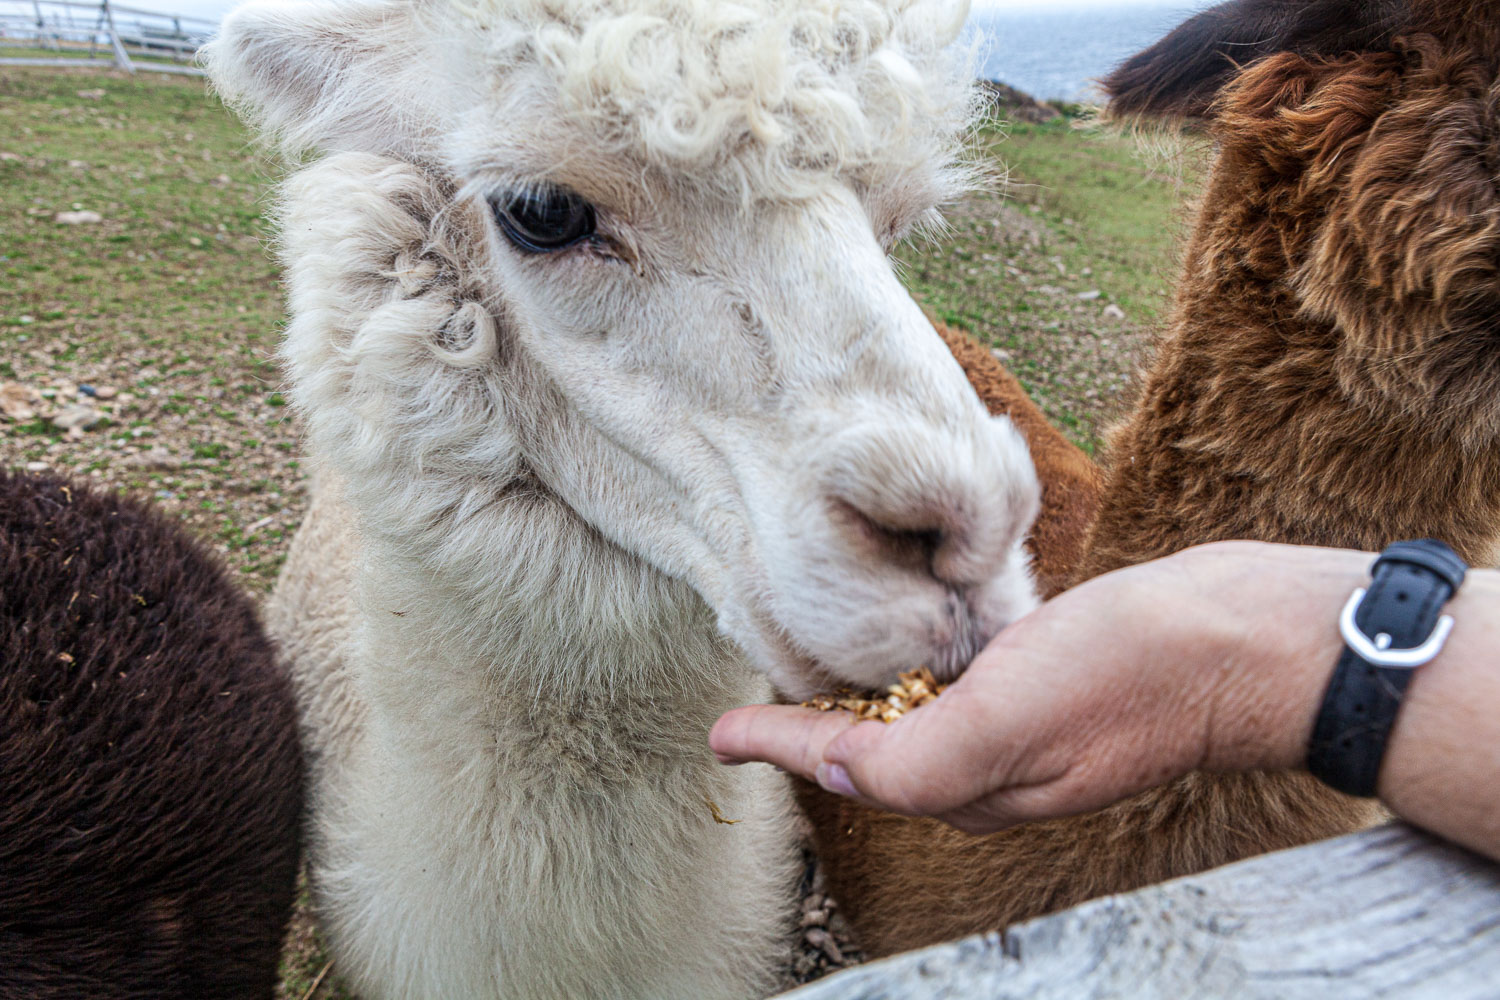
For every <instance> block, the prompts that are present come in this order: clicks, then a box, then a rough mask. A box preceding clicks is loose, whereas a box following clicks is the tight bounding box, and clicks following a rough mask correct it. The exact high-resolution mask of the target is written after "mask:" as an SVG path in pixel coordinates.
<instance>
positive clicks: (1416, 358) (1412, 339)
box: [800, 0, 1500, 956]
mask: <svg viewBox="0 0 1500 1000" xmlns="http://www.w3.org/2000/svg"><path fill="white" fill-rule="evenodd" d="M1230 6H1233V5H1230ZM1262 6H1264V5H1262ZM1387 6H1389V5H1387ZM1497 6H1500V5H1493V4H1478V3H1474V2H1471V0H1456V2H1455V0H1446V2H1445V0H1427V2H1426V3H1421V4H1413V5H1412V9H1416V10H1418V11H1419V12H1426V13H1427V15H1428V16H1429V17H1430V18H1432V20H1429V21H1428V22H1427V24H1428V25H1429V26H1430V27H1431V28H1432V30H1431V31H1426V32H1417V31H1407V32H1406V33H1404V34H1403V35H1402V36H1400V37H1398V38H1397V39H1395V40H1394V41H1392V42H1390V43H1389V44H1388V45H1387V46H1386V47H1385V48H1383V49H1382V50H1381V51H1376V52H1363V53H1353V54H1347V55H1343V56H1335V57H1331V58H1330V57H1323V56H1307V55H1301V54H1298V53H1297V52H1295V51H1293V52H1286V53H1282V54H1277V55H1272V56H1270V57H1268V58H1266V59H1263V60H1261V61H1259V62H1257V63H1254V64H1253V65H1251V66H1249V67H1248V68H1246V69H1245V70H1243V71H1241V72H1239V73H1238V75H1237V76H1235V77H1234V79H1233V80H1232V81H1231V82H1230V84H1229V85H1228V86H1227V88H1225V89H1224V90H1223V91H1222V92H1221V93H1220V94H1219V95H1218V98H1217V100H1216V101H1215V102H1214V105H1213V117H1212V123H1211V124H1212V128H1213V132H1214V135H1215V138H1216V139H1217V140H1218V142H1219V144H1220V150H1221V151H1220V158H1219V162H1218V165H1217V168H1216V170H1215V172H1214V174H1213V177H1212V178H1211V181H1210V184H1209V187H1208V190H1207V193H1206V195H1205V196H1204V199H1203V204H1202V206H1201V209H1200V214H1199V219H1198V224H1197V227H1196V231H1195V234H1194V236H1193V239H1192V242H1191V244H1190V246H1189V248H1188V253H1187V257H1186V261H1185V268H1184V275H1183V279H1182V281H1181V283H1180V285H1179V288H1178V292H1177V298H1176V305H1175V310H1174V315H1173V318H1172V320H1171V324H1170V327H1169V329H1168V331H1167V333H1166V335H1165V337H1164V338H1163V341H1162V343H1161V344H1160V346H1159V348H1158V352H1157V356H1156V360H1155V362H1154V364H1153V366H1152V367H1151V369H1150V370H1149V371H1148V373H1147V376H1146V378H1145V384H1144V387H1143V393H1142V396H1141V399H1140V401H1139V403H1138V404H1137V406H1136V407H1135V409H1134V411H1133V413H1132V415H1131V416H1130V417H1129V418H1128V419H1127V420H1126V422H1125V423H1124V424H1123V425H1122V426H1121V427H1119V428H1117V429H1116V431H1115V432H1114V433H1113V435H1112V437H1111V441H1110V450H1109V454H1110V457H1111V462H1110V476H1109V480H1108V483H1107V485H1106V488H1105V490H1104V499H1103V505H1102V509H1101V511H1100V513H1099V516H1098V519H1097V521H1096V522H1095V525H1094V528H1093V531H1092V534H1091V536H1090V539H1089V543H1088V547H1087V554H1086V556H1085V557H1084V559H1083V560H1082V562H1081V564H1080V565H1079V570H1078V575H1077V578H1078V579H1080V580H1082V579H1087V578H1088V577H1091V576H1094V575H1097V574H1099V573H1104V572H1107V571H1109V570H1112V569H1115V568H1118V567H1121V566H1126V565H1131V564H1134V563H1138V562H1143V561H1146V560H1149V559H1153V558H1156V557H1159V556H1164V555H1167V554H1169V553H1171V552H1175V551H1177V550H1179V549H1181V548H1184V547H1186V546H1188V545H1191V544H1197V543H1201V542H1208V541H1213V540H1219V539H1231V538H1255V539H1262V540H1267V541H1281V542H1294V543H1305V544H1319V545H1333V546H1347V547H1351V548H1360V549H1366V550H1376V549H1379V548H1382V547H1383V546H1384V545H1385V544H1387V543H1388V542H1390V541H1392V540H1394V539H1398V538H1408V537H1421V536H1431V537H1437V538H1441V539H1443V540H1445V541H1447V542H1448V543H1449V544H1451V545H1453V546H1454V547H1455V548H1456V549H1457V550H1458V551H1459V552H1460V553H1461V554H1462V555H1463V556H1464V557H1465V558H1466V559H1467V560H1469V561H1470V562H1471V563H1474V564H1477V565H1494V564H1495V563H1496V561H1497V558H1500V448H1497V447H1496V444H1497V440H1496V439H1497V437H1500V321H1497V319H1496V317H1497V316H1500V194H1497V185H1496V182H1495V180H1494V178H1495V177H1496V175H1497V173H1500V168H1497V167H1496V164H1497V163H1500V81H1497V66H1500V28H1497V24H1496V22H1497V11H1496V7H1497ZM1387 13H1388V11H1385V10H1384V9H1383V8H1382V11H1381V16H1382V17H1383V16H1386V14H1387ZM1439 15H1441V16H1442V17H1443V18H1446V20H1440V19H1439ZM1366 27H1368V26H1366ZM1361 30H1363V29H1361ZM1164 72H1165V70H1164ZM1132 81H1133V82H1130V83H1129V86H1135V87H1147V88H1150V87H1151V86H1152V85H1153V83H1152V81H1151V79H1150V78H1149V77H1143V76H1140V75H1137V76H1135V77H1133V78H1132ZM1117 82H1118V81H1117ZM1119 85H1120V86H1125V85H1126V84H1124V83H1120V84H1119ZM1116 95H1117V99H1120V100H1122V101H1123V102H1124V106H1126V107H1129V108H1130V110H1131V111H1132V112H1133V113H1136V112H1140V111H1142V110H1145V111H1147V112H1151V111H1153V110H1154V111H1160V112H1162V113H1166V114H1175V113H1180V112H1181V110H1182V107H1183V104H1182V101H1181V94H1174V93H1173V92H1171V90H1170V88H1167V89H1158V90H1156V91H1155V92H1153V93H1152V94H1148V95H1146V96H1142V95H1141V94H1139V93H1138V92H1131V91H1128V90H1127V91H1121V90H1119V89H1117V90H1116ZM1137 98H1138V99H1137ZM1153 101H1156V102H1159V104H1158V105H1157V106H1156V107H1155V108H1153V107H1152V102H1153ZM1042 478H1043V481H1044V483H1045V482H1046V475H1045V474H1043V476H1042ZM800 797H801V801H802V803H803V806H804V808H805V809H806V810H807V811H808V813H809V815H810V816H811V818H812V821H813V824H814V826H815V828H816V830H817V841H818V844H817V846H818V848H819V854H820V856H821V857H822V858H823V860H824V864H825V867H826V869H827V871H828V873H829V879H830V883H831V885H832V891H833V894H834V896H835V898H837V899H839V900H840V903H841V905H842V906H843V907H844V910H845V913H846V915H847V916H848V917H849V918H850V920H851V923H852V924H853V926H854V928H855V931H856V934H857V935H858V937H859V939H860V941H861V942H862V943H863V945H864V947H865V948H866V950H867V951H868V952H869V953H870V954H871V955H874V956H879V955H884V954H889V953H891V952H894V951H899V950H903V949H906V948H912V947H917V946H920V945H923V944H928V943H932V942H936V941H939V940H943V939H948V938H952V937H957V936H961V935H963V934H967V933H972V932H975V931H979V930H985V929H991V928H996V927H1002V926H1005V925H1006V924H1008V923H1011V922H1014V921H1016V920H1020V919H1025V918H1028V917H1032V916H1036V915H1039V914H1042V913H1045V912H1048V911H1051V910H1056V909H1059V908H1063V907H1066V906H1070V905H1073V904H1075V903H1078V902H1081V901H1083V900H1085V899H1088V898H1091V897H1094V896H1099V895H1103V894H1107V893H1113V892H1122V891H1128V890H1130V889H1134V888H1138V887H1140V886H1143V885H1147V884H1150V883H1153V882H1159V881H1162V880H1163V879H1167V878H1171V877H1175V876H1179V875H1184V874H1190V873H1192V872H1195V871H1200V870H1203V869H1206V868H1210V867H1214V866H1216V865H1220V864H1224V863H1227V862H1230V861H1234V860H1237V859H1240V858H1243V857H1246V856H1249V855H1253V854H1258V853H1262V852H1265V851H1270V850H1275V849H1279V848H1283V847H1290V846H1294V845H1296V844H1299V843H1303V842H1306V841H1309V840H1313V839H1318V838H1320V837H1324V836H1330V835H1334V834H1338V833H1341V832H1346V831H1349V830H1352V829H1356V828H1359V827H1360V826H1363V825H1365V824H1367V823H1369V822H1371V821H1373V820H1375V819H1377V818H1378V817H1379V816H1380V815H1381V814H1380V812H1379V811H1378V809H1376V808H1375V807H1374V806H1372V805H1370V804H1368V803H1364V802H1358V801H1354V800H1350V799H1346V798H1344V797H1342V796H1339V795H1336V794H1334V793H1332V792H1330V791H1328V790H1326V789H1324V788H1322V787H1321V786H1319V785H1317V784H1316V783H1315V782H1313V781H1312V780H1311V779H1309V778H1306V777H1304V776H1301V775H1291V774H1243V775H1210V774H1193V775H1189V776H1188V777H1186V778H1184V779H1182V780H1180V781H1178V782H1176V783H1174V784H1171V785H1169V786H1166V787H1164V788H1160V789H1156V790H1153V791H1151V792H1148V793H1146V794H1143V795H1140V796H1137V797H1135V798H1133V799H1131V800H1128V801H1126V802H1123V803H1120V804H1118V805H1116V806H1113V807H1111V808H1109V809H1106V810H1103V811H1100V812H1097V813H1094V814H1091V815H1086V816H1081V817H1076V818H1072V819H1067V820H1060V821H1055V822H1048V823H1039V824H1033V825H1030V826H1026V827H1022V828H1018V829H1015V830H1010V831H1006V832H1003V833H1000V834H996V835H993V836H990V837H984V838H970V837H967V836H965V835H964V834H961V833H958V832H956V831H953V830H950V829H948V828H946V827H942V826H940V825H938V824H935V823H915V822H911V821H908V820H904V819H902V818H900V817H889V816H883V815H877V814H874V813H872V812H870V811H868V810H865V809H863V808H861V807H858V806H855V805H853V804H852V803H849V802H847V801H842V800H840V799H838V798H837V797H835V796H830V795H826V794H824V793H821V792H818V791H816V790H812V789H810V788H809V787H808V786H803V787H802V789H801V791H800Z"/></svg>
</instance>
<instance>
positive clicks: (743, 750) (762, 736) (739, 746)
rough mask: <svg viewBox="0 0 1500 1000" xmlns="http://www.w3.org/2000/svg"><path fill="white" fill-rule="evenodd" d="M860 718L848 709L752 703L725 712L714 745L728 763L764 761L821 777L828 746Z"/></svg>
mask: <svg viewBox="0 0 1500 1000" xmlns="http://www.w3.org/2000/svg"><path fill="white" fill-rule="evenodd" d="M855 721H856V720H855V718H854V716H853V715H851V714H850V713H848V712H820V711H818V710H816V709H812V708H798V707H795V706H791V705H750V706H747V707H745V708H737V709H735V710H734V711H732V712H726V713H725V714H724V715H723V716H721V717H720V718H719V721H718V722H716V723H714V727H713V729H712V730H710V731H709V734H708V745H709V748H710V749H712V750H713V752H714V756H716V757H718V758H719V760H720V762H722V763H725V764H739V763H743V762H745V761H751V760H763V761H766V762H767V763H771V764H775V765H776V766H777V767H780V768H782V769H784V770H787V771H791V772H793V773H794V774H800V775H802V776H803V777H805V778H808V779H811V780H814V781H816V780H817V778H816V774H817V769H818V765H819V764H820V763H822V761H823V750H824V749H825V748H826V747H827V746H828V744H829V743H830V742H831V741H832V740H833V739H834V738H835V737H837V736H838V735H839V734H840V733H842V732H844V731H846V730H848V729H849V728H850V727H851V726H853V724H854V722H855Z"/></svg>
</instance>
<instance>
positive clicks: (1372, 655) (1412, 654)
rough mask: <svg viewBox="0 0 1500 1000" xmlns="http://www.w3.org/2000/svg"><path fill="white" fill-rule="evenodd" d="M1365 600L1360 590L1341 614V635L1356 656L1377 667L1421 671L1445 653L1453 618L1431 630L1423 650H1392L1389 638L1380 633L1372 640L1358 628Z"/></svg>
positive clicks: (1445, 617)
mask: <svg viewBox="0 0 1500 1000" xmlns="http://www.w3.org/2000/svg"><path fill="white" fill-rule="evenodd" d="M1364 598H1365V588H1363V587H1357V588H1355V591H1354V593H1352V594H1350V595H1349V600H1348V601H1346V602H1344V610H1343V611H1342V612H1340V614H1339V635H1341V636H1342V637H1343V639H1344V642H1345V643H1346V644H1347V645H1348V646H1349V648H1350V649H1352V650H1354V653H1355V655H1356V656H1358V657H1359V658H1360V659H1362V660H1364V661H1365V662H1367V663H1373V664H1374V665H1375V666H1377V667H1396V668H1400V669H1405V670H1410V669H1412V668H1414V667H1420V666H1421V665H1422V664H1424V663H1427V662H1429V661H1430V660H1432V658H1433V657H1435V656H1437V655H1438V653H1440V652H1441V651H1442V649H1443V643H1445V642H1447V641H1448V633H1449V632H1451V631H1453V616H1452V615H1443V616H1442V617H1441V618H1439V619H1438V621H1437V624H1436V625H1434V626H1433V627H1432V634H1431V635H1429V636H1428V637H1427V639H1426V641H1424V642H1423V643H1422V644H1421V645H1420V646H1411V647H1408V648H1404V649H1392V648H1391V637H1390V636H1389V635H1387V634H1386V633H1384V632H1380V633H1377V634H1376V636H1375V637H1374V638H1373V639H1372V638H1370V637H1369V636H1367V635H1365V634H1364V632H1362V631H1360V628H1359V626H1358V625H1356V624H1355V622H1354V613H1355V612H1356V611H1358V610H1359V604H1360V602H1361V601H1363V600H1364Z"/></svg>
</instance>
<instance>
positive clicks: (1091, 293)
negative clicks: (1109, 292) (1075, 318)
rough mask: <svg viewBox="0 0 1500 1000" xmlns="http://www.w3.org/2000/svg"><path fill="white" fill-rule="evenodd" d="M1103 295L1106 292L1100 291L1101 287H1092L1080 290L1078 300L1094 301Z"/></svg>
mask: <svg viewBox="0 0 1500 1000" xmlns="http://www.w3.org/2000/svg"><path fill="white" fill-rule="evenodd" d="M1103 295H1104V293H1103V292H1101V291H1099V289H1097V288H1090V289H1089V290H1088V291H1086V292H1079V293H1078V301H1080V302H1092V301H1094V300H1095V299H1097V298H1101V297H1102V296H1103Z"/></svg>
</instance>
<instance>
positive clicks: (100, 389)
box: [90, 385, 120, 399]
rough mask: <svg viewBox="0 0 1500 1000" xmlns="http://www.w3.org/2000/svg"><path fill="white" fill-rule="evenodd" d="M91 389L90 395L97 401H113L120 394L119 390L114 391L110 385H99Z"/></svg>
mask: <svg viewBox="0 0 1500 1000" xmlns="http://www.w3.org/2000/svg"><path fill="white" fill-rule="evenodd" d="M93 388H94V391H93V392H92V393H90V395H93V396H96V397H98V398H99V399H114V398H115V396H117V395H119V392H120V390H119V389H116V388H115V387H114V386H112V385H101V386H96V387H93Z"/></svg>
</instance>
